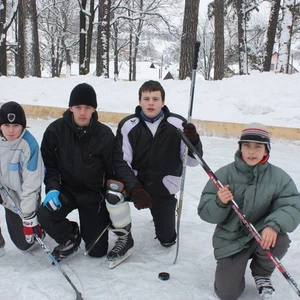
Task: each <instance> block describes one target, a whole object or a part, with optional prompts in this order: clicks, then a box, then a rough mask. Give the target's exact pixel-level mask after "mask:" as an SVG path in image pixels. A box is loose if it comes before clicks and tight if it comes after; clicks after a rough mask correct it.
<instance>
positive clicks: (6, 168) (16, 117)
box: [0, 101, 44, 255]
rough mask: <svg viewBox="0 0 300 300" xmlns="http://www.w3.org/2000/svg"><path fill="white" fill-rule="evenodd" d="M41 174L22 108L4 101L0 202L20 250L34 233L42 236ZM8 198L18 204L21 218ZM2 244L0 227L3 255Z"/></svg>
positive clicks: (29, 243) (0, 113) (0, 117)
mask: <svg viewBox="0 0 300 300" xmlns="http://www.w3.org/2000/svg"><path fill="white" fill-rule="evenodd" d="M43 176H44V167H43V161H42V157H41V153H40V149H39V145H38V143H37V141H36V139H35V138H34V137H33V136H32V134H31V133H30V132H29V131H28V130H27V129H26V116H25V112H24V110H23V108H22V107H21V105H19V104H18V103H16V102H13V101H11V102H7V103H5V104H3V105H2V106H1V109H0V204H2V205H3V206H4V209H5V218H6V223H7V229H8V233H9V235H10V238H11V240H12V242H13V243H14V244H15V245H16V247H17V248H19V249H20V250H23V251H26V250H28V249H29V248H30V247H32V245H33V244H34V234H37V235H38V236H39V237H41V238H42V237H43V230H42V228H41V227H40V225H39V223H38V220H37V217H36V211H37V209H38V207H39V205H40V200H41V197H40V193H41V185H42V182H43ZM8 195H9V197H10V198H11V199H9V197H8ZM11 200H13V202H14V205H15V206H16V207H18V209H19V212H20V215H21V216H22V218H21V217H20V215H19V214H18V212H17V211H16V210H15V209H14V206H13V205H12V203H11ZM4 245H5V241H4V238H3V236H2V234H1V229H0V253H2V255H3V254H4V253H5V251H4V250H3V249H4ZM1 248H2V249H1ZM1 250H2V251H1Z"/></svg>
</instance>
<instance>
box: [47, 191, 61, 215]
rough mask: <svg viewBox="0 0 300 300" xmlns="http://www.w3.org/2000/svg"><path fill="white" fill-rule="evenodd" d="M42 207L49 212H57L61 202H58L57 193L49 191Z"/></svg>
mask: <svg viewBox="0 0 300 300" xmlns="http://www.w3.org/2000/svg"><path fill="white" fill-rule="evenodd" d="M43 206H46V207H47V208H48V209H49V210H50V211H56V210H59V209H60V208H61V202H60V201H59V191H57V190H51V191H49V192H48V193H47V195H46V197H45V200H44V202H43Z"/></svg>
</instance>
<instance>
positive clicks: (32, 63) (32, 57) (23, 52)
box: [18, 0, 41, 78]
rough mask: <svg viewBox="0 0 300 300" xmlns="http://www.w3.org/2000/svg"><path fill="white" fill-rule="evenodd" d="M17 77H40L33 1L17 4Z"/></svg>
mask: <svg viewBox="0 0 300 300" xmlns="http://www.w3.org/2000/svg"><path fill="white" fill-rule="evenodd" d="M18 58H19V76H20V77H21V78H24V77H28V76H36V77H41V66H40V52H39V38H38V23H37V12H36V3H35V0H27V1H20V3H19V49H18Z"/></svg>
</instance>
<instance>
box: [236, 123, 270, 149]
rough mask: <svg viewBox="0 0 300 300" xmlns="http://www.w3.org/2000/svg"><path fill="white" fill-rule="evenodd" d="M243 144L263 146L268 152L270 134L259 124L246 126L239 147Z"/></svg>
mask: <svg viewBox="0 0 300 300" xmlns="http://www.w3.org/2000/svg"><path fill="white" fill-rule="evenodd" d="M243 142H250V143H261V144H265V145H266V146H267V150H268V152H270V150H271V145H270V142H271V139H270V132H269V130H268V129H267V127H266V126H264V125H263V124H260V123H251V124H248V125H246V127H245V128H244V129H243V131H242V135H241V137H240V140H239V144H240V146H241V144H242V143H243Z"/></svg>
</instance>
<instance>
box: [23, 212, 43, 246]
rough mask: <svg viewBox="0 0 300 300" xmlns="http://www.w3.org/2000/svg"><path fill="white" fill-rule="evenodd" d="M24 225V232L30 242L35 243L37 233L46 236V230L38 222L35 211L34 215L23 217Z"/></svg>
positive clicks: (41, 236)
mask: <svg viewBox="0 0 300 300" xmlns="http://www.w3.org/2000/svg"><path fill="white" fill-rule="evenodd" d="M23 226H24V227H23V232H24V235H25V239H26V242H27V243H28V244H33V243H34V236H35V235H37V236H38V237H39V238H41V239H42V238H43V237H44V230H43V228H42V227H41V225H40V224H39V223H38V220H37V216H36V214H35V213H34V214H33V215H32V216H30V217H27V218H24V219H23Z"/></svg>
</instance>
